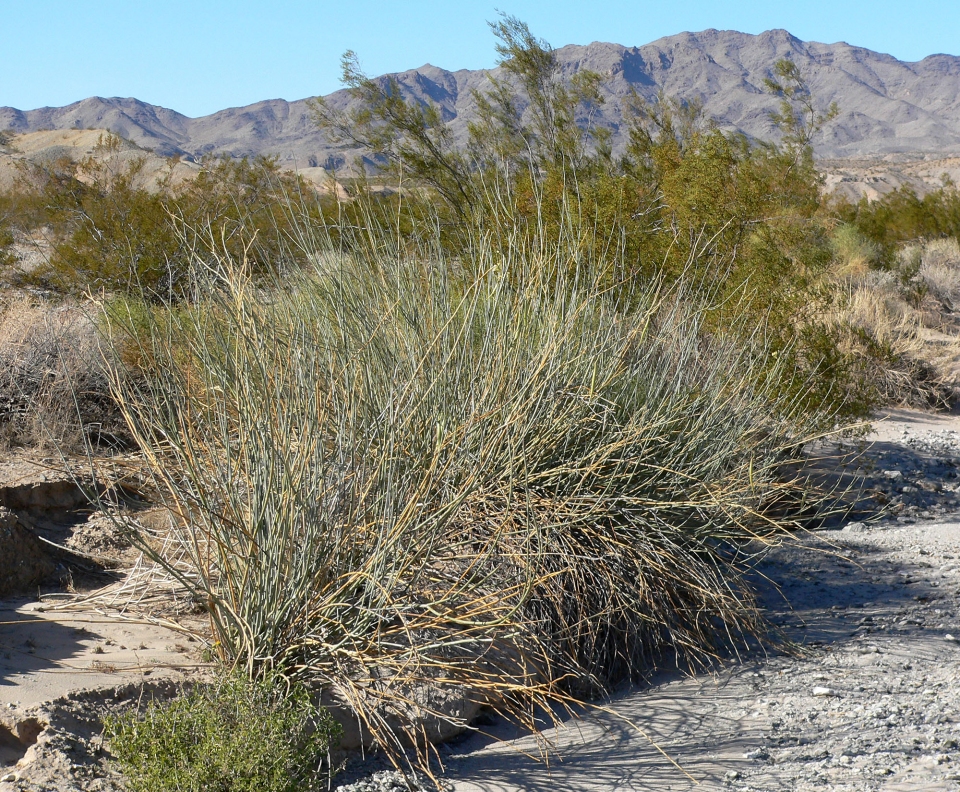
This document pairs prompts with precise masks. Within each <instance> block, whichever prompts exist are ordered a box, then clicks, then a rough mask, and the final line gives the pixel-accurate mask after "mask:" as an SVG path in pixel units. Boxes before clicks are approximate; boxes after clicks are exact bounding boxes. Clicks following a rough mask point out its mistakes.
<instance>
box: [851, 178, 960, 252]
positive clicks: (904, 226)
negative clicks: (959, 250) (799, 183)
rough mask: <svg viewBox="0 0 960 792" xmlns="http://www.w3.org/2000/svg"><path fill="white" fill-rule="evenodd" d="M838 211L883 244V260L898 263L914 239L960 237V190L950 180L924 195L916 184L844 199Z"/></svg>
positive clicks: (876, 241)
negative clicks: (874, 196)
mask: <svg viewBox="0 0 960 792" xmlns="http://www.w3.org/2000/svg"><path fill="white" fill-rule="evenodd" d="M834 211H835V212H836V213H837V215H838V216H839V217H840V218H841V219H843V220H844V221H845V222H847V223H850V224H853V225H855V226H856V228H857V229H858V230H859V231H860V233H861V234H863V235H864V236H865V237H867V238H868V239H870V240H871V241H872V242H873V243H875V244H876V245H878V246H879V247H880V250H881V252H882V254H883V262H884V263H885V264H886V265H887V266H894V265H895V264H896V259H897V255H898V252H899V250H900V248H902V247H903V246H904V245H905V244H907V243H910V242H916V241H919V240H928V241H930V240H934V239H938V238H946V237H952V238H954V239H960V191H958V190H957V187H956V185H954V184H953V183H952V182H949V181H947V182H946V183H945V184H944V185H943V186H942V187H941V188H939V189H937V190H933V191H932V192H929V193H927V194H926V195H924V196H922V197H921V196H920V195H919V194H918V193H917V192H916V190H914V189H913V188H912V187H909V186H905V187H900V188H898V189H896V190H893V191H891V192H889V193H887V194H886V195H884V196H882V197H881V198H878V199H876V200H873V201H870V200H868V199H867V198H866V197H864V198H861V199H860V201H858V202H857V203H855V204H854V203H851V202H849V201H846V200H843V201H840V202H839V203H838V204H837V205H836V206H835V207H834Z"/></svg>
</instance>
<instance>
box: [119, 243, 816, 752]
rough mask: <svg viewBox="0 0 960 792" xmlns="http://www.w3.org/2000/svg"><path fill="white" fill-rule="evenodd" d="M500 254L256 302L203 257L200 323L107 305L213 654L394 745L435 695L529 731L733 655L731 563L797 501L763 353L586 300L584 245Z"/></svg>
mask: <svg viewBox="0 0 960 792" xmlns="http://www.w3.org/2000/svg"><path fill="white" fill-rule="evenodd" d="M503 249H505V250H506V251H507V252H506V253H502V252H494V250H493V249H492V248H490V247H486V246H485V245H484V244H483V243H482V241H479V242H478V243H477V245H476V248H475V249H474V250H473V251H472V252H471V255H470V257H469V258H461V259H459V260H458V261H457V262H451V261H447V260H445V259H444V257H443V254H442V253H441V252H440V251H439V249H436V248H428V247H425V248H423V249H421V250H417V251H409V250H407V251H402V252H398V250H397V248H396V247H393V248H392V249H391V248H389V247H388V246H386V245H385V246H383V247H382V248H381V251H382V252H381V253H379V254H369V255H368V256H366V257H351V256H347V255H342V254H338V253H336V252H334V251H332V250H330V249H329V248H326V249H322V250H320V251H319V252H315V255H314V256H313V260H315V261H318V262H319V264H318V265H317V266H316V267H315V268H313V269H311V270H309V271H305V272H299V273H294V274H288V275H287V276H286V278H285V279H284V280H283V282H282V283H281V282H277V283H272V284H265V283H263V282H259V283H255V282H254V281H252V280H251V279H250V277H248V274H247V271H246V270H245V268H244V267H243V265H242V263H239V262H236V261H234V260H232V259H231V258H230V257H229V256H227V255H225V254H223V253H222V252H219V253H218V252H217V251H216V250H215V249H213V250H210V251H208V252H207V253H206V254H203V255H202V256H201V258H200V260H199V261H198V262H197V263H198V271H199V272H200V273H202V274H201V275H199V276H198V277H199V279H200V280H199V282H198V289H197V294H198V295H199V297H198V299H197V300H196V301H195V302H194V303H192V304H190V305H188V306H182V307H178V308H177V309H176V310H170V311H166V312H156V311H155V312H150V313H147V314H144V313H143V312H142V311H140V310H138V309H136V308H135V307H130V306H128V307H129V308H130V310H127V311H125V310H123V306H121V305H118V306H116V309H115V311H114V313H113V315H112V321H113V323H114V324H113V329H114V332H115V333H116V337H117V338H122V339H123V341H122V343H124V344H126V345H128V354H129V353H130V347H131V346H132V347H134V349H133V354H134V355H135V356H137V357H139V358H140V359H149V360H151V361H152V368H153V371H152V372H151V375H150V377H149V378H147V379H145V380H142V381H133V380H130V379H126V378H124V377H123V376H122V375H121V374H119V373H118V375H117V379H116V383H115V384H116V388H117V397H118V400H119V401H120V402H121V403H122V404H123V406H124V410H125V415H126V418H127V421H128V424H129V427H130V431H131V432H132V433H133V435H134V436H135V437H136V439H137V442H138V443H139V444H140V446H141V448H143V449H144V451H145V453H146V455H147V460H148V464H149V466H150V470H151V473H152V476H153V482H154V485H155V490H156V497H157V499H158V500H160V501H162V502H163V503H164V504H165V505H166V506H167V507H168V508H170V509H171V510H172V511H173V512H174V513H175V514H177V515H178V519H177V520H176V521H175V522H176V524H177V525H178V526H179V528H178V531H177V533H176V537H177V538H176V541H174V542H173V543H172V545H169V546H167V548H166V549H165V550H164V551H162V552H159V553H156V555H157V556H158V559H159V561H160V562H161V563H163V564H166V565H167V567H168V568H169V569H170V570H171V572H173V573H174V574H176V575H177V576H178V578H179V579H180V581H181V583H182V584H183V585H184V586H186V587H187V588H188V589H189V590H191V592H192V593H193V596H194V598H195V600H196V601H199V602H204V603H206V604H207V607H208V610H209V615H210V620H211V625H212V629H213V631H214V634H215V637H216V641H217V643H216V646H217V648H218V650H219V651H220V652H221V654H222V658H223V660H225V661H226V662H228V663H232V664H237V665H240V666H243V667H245V668H246V669H247V670H248V672H249V673H250V674H252V675H256V674H257V673H259V671H260V670H262V669H264V668H278V669H281V670H282V671H283V673H285V674H289V675H292V676H294V677H298V678H300V679H304V680H307V681H308V682H310V683H311V684H316V685H320V686H324V687H331V688H333V689H335V690H336V691H337V695H338V696H340V697H341V698H342V699H345V700H346V702H347V703H349V704H350V705H351V707H352V708H353V709H354V710H355V711H356V713H357V717H358V718H359V720H360V721H361V722H362V725H363V727H364V729H366V730H368V731H369V732H370V733H371V734H372V735H373V736H374V737H375V739H376V740H377V741H378V742H379V744H380V745H381V746H383V747H386V748H387V749H388V750H393V751H394V753H395V755H397V753H398V752H399V751H400V750H401V748H402V747H403V746H404V745H410V744H411V743H412V744H422V742H423V737H424V734H423V732H422V728H423V726H422V722H418V720H417V717H415V713H420V714H421V715H422V714H423V713H424V712H425V711H426V712H427V713H428V714H430V713H431V707H432V705H430V704H429V702H427V703H425V701H426V699H424V697H423V696H421V695H419V694H418V692H417V691H418V690H421V689H422V686H423V685H431V684H442V685H453V686H461V687H462V688H463V689H465V690H466V691H468V695H470V696H474V697H478V698H480V699H482V700H485V701H487V702H489V703H490V704H491V705H492V706H494V707H495V708H497V709H499V710H500V711H502V712H505V713H506V714H508V715H510V716H511V717H513V718H515V719H518V720H521V721H523V722H525V723H528V724H529V725H531V726H533V727H535V726H536V724H535V722H534V720H533V715H532V713H533V711H534V708H535V707H536V705H541V704H549V703H551V702H557V701H565V700H567V699H568V697H569V696H571V695H579V694H582V693H584V692H588V693H596V692H598V691H601V690H603V689H606V688H607V687H609V686H610V685H612V684H614V683H616V682H617V681H619V680H621V679H624V678H627V677H630V676H632V675H634V674H636V673H638V672H639V671H640V670H642V669H643V668H645V667H648V666H649V663H651V662H654V661H656V660H657V659H658V658H659V657H661V656H662V654H663V653H664V652H669V653H671V654H675V655H676V656H677V657H678V658H679V659H680V661H681V662H687V663H693V664H696V663H702V662H709V661H710V660H711V658H714V657H716V656H718V655H720V654H721V653H724V652H729V651H731V650H734V651H735V650H736V649H737V647H742V646H744V645H746V644H749V643H750V641H751V640H752V637H753V636H756V635H758V634H761V633H762V632H763V625H762V619H761V618H760V616H759V614H758V612H757V610H756V607H755V605H754V602H753V599H752V596H751V593H750V590H749V589H748V587H747V586H745V585H744V584H743V582H742V579H741V574H742V572H743V570H744V568H745V565H746V563H747V559H746V558H745V557H744V556H743V554H742V547H743V544H744V542H746V541H748V540H751V539H755V538H760V539H770V538H772V537H775V536H776V535H777V534H778V533H779V532H780V531H782V530H783V529H784V528H785V527H787V525H788V523H786V522H784V521H781V520H778V519H777V518H775V517H774V516H772V515H773V514H774V512H776V513H782V511H783V510H782V509H780V510H779V511H778V509H777V507H778V506H782V505H783V503H785V502H788V501H790V502H797V500H798V499H799V498H801V497H802V496H803V484H802V482H799V481H796V480H793V479H790V478H789V477H788V476H787V475H786V470H787V465H788V463H789V462H791V461H792V460H793V459H794V458H795V456H796V454H797V453H798V449H799V448H800V447H801V446H802V444H803V441H804V438H805V437H806V436H808V432H810V431H812V427H813V425H814V423H815V422H816V419H817V418H818V417H817V416H814V417H812V418H811V417H805V416H804V415H803V414H802V412H801V410H800V408H799V407H797V406H796V405H795V404H793V403H792V402H790V401H789V399H788V397H785V396H783V395H782V393H781V392H780V390H779V389H778V388H777V387H776V383H777V382H778V381H782V379H781V378H780V377H779V375H778V373H777V372H774V373H773V374H771V372H770V368H769V365H770V364H769V362H768V361H762V354H760V353H762V350H757V349H751V348H750V345H749V344H747V345H744V344H743V343H738V344H734V343H728V342H727V341H726V340H725V339H724V338H722V337H719V336H717V335H712V336H711V335H709V334H708V333H706V332H705V331H704V329H703V323H702V322H701V319H702V315H701V313H700V312H699V311H698V310H697V309H696V307H695V306H694V305H692V304H691V303H690V302H689V301H688V300H685V299H684V298H683V295H680V294H677V293H674V294H672V295H664V294H658V293H656V291H655V290H650V291H646V292H644V291H641V290H639V289H635V290H629V289H627V288H626V287H624V288H623V289H621V290H619V291H613V290H609V289H607V290H603V289H600V288H598V287H597V285H596V283H597V282H596V281H595V280H594V274H593V271H592V269H591V260H590V257H589V253H585V252H584V249H585V248H584V246H582V245H578V244H569V243H568V242H567V241H565V240H563V239H561V240H558V242H557V244H556V247H555V248H553V249H547V248H546V247H536V248H534V247H532V246H529V245H527V244H525V243H524V242H522V241H521V240H520V239H519V238H518V239H517V241H516V244H515V245H508V246H506V247H505V248H503ZM598 269H599V268H598ZM145 316H146V318H147V321H145V318H144V317H145ZM739 337H740V338H742V334H741V335H740V336H739ZM819 418H822V416H820V417H819ZM184 558H186V559H188V563H187V564H186V565H184V564H183V563H182V562H183V559H184ZM433 714H434V715H438V716H442V715H441V713H439V712H434V713H433ZM446 717H447V718H449V717H450V716H449V714H448V715H447V716H446Z"/></svg>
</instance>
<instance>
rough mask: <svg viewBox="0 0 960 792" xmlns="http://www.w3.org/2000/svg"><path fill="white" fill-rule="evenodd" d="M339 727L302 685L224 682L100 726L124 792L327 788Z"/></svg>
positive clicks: (286, 791) (270, 681)
mask: <svg viewBox="0 0 960 792" xmlns="http://www.w3.org/2000/svg"><path fill="white" fill-rule="evenodd" d="M339 733H340V727H339V725H338V724H337V723H336V722H335V721H333V719H332V718H331V717H330V715H329V714H328V713H327V712H326V711H325V710H323V709H322V708H320V707H318V706H317V705H316V704H314V703H313V701H312V700H311V697H310V695H309V693H308V691H307V690H306V689H305V688H303V687H302V686H298V685H294V686H292V687H288V686H285V685H283V684H281V683H279V681H278V680H277V679H275V678H271V677H267V678H265V679H263V680H260V681H257V682H251V681H249V680H248V679H247V678H245V677H242V676H239V675H236V674H234V675H226V676H223V677H221V678H219V679H218V680H217V681H215V682H213V683H210V684H198V685H195V686H194V687H192V688H190V689H189V690H186V691H182V692H181V695H180V696H179V697H178V698H175V699H174V700H172V701H169V702H163V701H161V702H151V703H150V704H148V705H147V706H146V708H145V710H144V711H142V712H141V711H138V710H136V709H133V710H130V711H128V712H127V713H125V714H123V715H119V716H114V717H110V718H108V719H107V720H106V722H105V729H104V734H105V737H106V739H107V740H108V745H109V749H110V753H111V754H112V756H113V757H114V759H115V760H116V763H117V765H118V766H119V768H120V769H121V771H122V772H123V775H124V778H125V782H126V788H127V789H129V790H130V791H131V792H167V791H168V790H169V792H210V790H217V791H218V792H304V791H305V790H319V789H327V788H328V779H329V777H330V765H329V751H330V749H331V746H335V744H336V742H337V740H338V738H339Z"/></svg>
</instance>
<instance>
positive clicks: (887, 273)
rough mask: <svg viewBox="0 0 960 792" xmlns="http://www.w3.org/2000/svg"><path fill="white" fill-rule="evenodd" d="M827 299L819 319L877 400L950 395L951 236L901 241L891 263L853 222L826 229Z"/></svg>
mask: <svg viewBox="0 0 960 792" xmlns="http://www.w3.org/2000/svg"><path fill="white" fill-rule="evenodd" d="M834 255H835V266H834V270H833V278H834V283H833V284H832V287H833V288H834V289H835V299H834V302H833V307H832V309H831V314H830V315H829V316H828V317H827V320H828V322H829V323H830V324H832V325H833V326H834V327H835V328H836V331H837V332H838V334H839V348H840V350H841V351H842V352H843V353H845V354H849V355H851V356H853V357H854V358H856V359H858V360H859V361H860V363H859V365H860V368H861V369H862V372H863V377H864V379H865V380H866V381H868V382H871V383H873V387H874V388H875V389H876V391H877V392H878V396H879V400H880V402H881V403H888V404H904V405H912V406H923V407H945V406H948V405H949V404H951V403H952V402H953V400H954V398H955V394H956V371H955V369H956V365H955V363H956V360H957V359H958V358H960V339H958V337H957V333H956V326H955V322H954V321H953V316H952V315H953V312H954V305H955V303H956V301H957V299H958V298H960V248H958V246H957V243H956V241H955V240H946V239H940V240H934V241H932V242H928V243H922V244H916V245H912V246H907V247H905V248H903V249H902V250H901V251H900V252H899V256H898V260H897V264H896V266H895V267H893V268H892V269H879V268H878V267H879V264H878V262H879V248H878V247H877V246H876V245H875V244H873V243H871V242H870V241H869V240H867V239H865V238H864V237H862V236H860V235H859V233H858V232H857V231H856V229H855V228H854V227H853V226H848V225H841V226H839V227H838V228H837V229H836V231H835V232H834Z"/></svg>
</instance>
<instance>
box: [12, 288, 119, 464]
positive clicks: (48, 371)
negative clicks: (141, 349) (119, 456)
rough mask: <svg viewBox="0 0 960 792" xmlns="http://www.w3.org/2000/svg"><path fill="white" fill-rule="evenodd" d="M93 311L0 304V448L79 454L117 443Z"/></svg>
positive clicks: (18, 300) (27, 301)
mask: <svg viewBox="0 0 960 792" xmlns="http://www.w3.org/2000/svg"><path fill="white" fill-rule="evenodd" d="M95 313H96V308H95V307H94V306H79V305H76V304H69V303H64V304H59V305H55V304H52V303H49V302H47V301H45V300H43V299H39V298H37V297H35V296H33V295H30V294H27V293H23V292H8V293H6V294H5V295H4V296H3V297H2V300H0V442H2V443H3V444H4V445H7V446H29V447H34V446H39V447H56V448H58V449H60V450H67V451H69V450H77V449H81V448H83V447H84V446H85V444H87V443H93V444H94V445H97V446H102V445H103V444H105V443H106V444H116V443H118V442H120V438H119V434H121V433H122V432H123V427H124V425H123V420H122V417H121V415H120V412H119V411H118V409H117V407H116V404H115V403H114V401H113V398H112V396H111V393H110V385H109V377H108V375H107V369H106V368H105V366H104V363H103V353H102V349H101V334H100V331H99V330H98V328H97V324H96V319H95Z"/></svg>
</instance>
